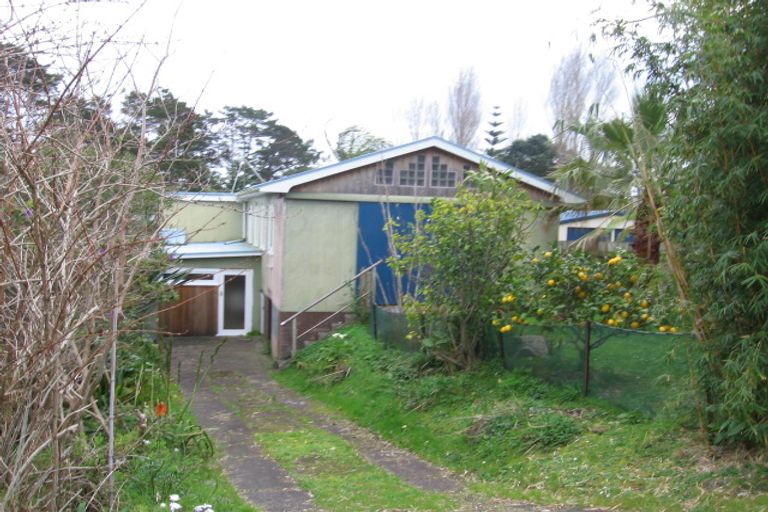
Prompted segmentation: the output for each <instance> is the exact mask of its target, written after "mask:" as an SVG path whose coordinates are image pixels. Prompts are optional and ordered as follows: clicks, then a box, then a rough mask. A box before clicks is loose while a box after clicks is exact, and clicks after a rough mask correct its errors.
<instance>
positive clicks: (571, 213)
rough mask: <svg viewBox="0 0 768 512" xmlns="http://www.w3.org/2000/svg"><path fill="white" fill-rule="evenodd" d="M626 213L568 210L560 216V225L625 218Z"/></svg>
mask: <svg viewBox="0 0 768 512" xmlns="http://www.w3.org/2000/svg"><path fill="white" fill-rule="evenodd" d="M625 215H626V212H624V211H620V210H619V211H616V210H588V211H581V210H567V211H564V212H563V213H561V214H560V224H567V223H569V222H576V221H581V220H589V219H599V218H601V217H623V216H625Z"/></svg>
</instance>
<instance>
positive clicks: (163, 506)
mask: <svg viewBox="0 0 768 512" xmlns="http://www.w3.org/2000/svg"><path fill="white" fill-rule="evenodd" d="M167 506H168V505H166V504H165V503H161V504H160V508H165V507H167Z"/></svg>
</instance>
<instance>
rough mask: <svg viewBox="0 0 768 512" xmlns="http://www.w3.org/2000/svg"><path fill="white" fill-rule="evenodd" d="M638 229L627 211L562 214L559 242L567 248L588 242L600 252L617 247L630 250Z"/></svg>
mask: <svg viewBox="0 0 768 512" xmlns="http://www.w3.org/2000/svg"><path fill="white" fill-rule="evenodd" d="M634 227H635V221H634V219H632V218H631V217H629V216H627V214H626V212H624V211H614V210H586V211H581V210H568V211H565V212H563V213H561V214H560V227H559V228H558V234H557V241H558V242H559V245H560V247H561V248H563V249H565V248H568V247H570V246H571V245H574V244H576V243H577V242H579V241H582V242H584V241H588V244H587V245H588V246H590V247H594V249H595V250H597V251H598V252H608V251H611V250H613V249H615V248H617V247H623V248H628V247H629V244H630V243H631V242H632V230H633V229H634ZM590 235H593V236H591V237H590ZM594 235H596V236H594ZM585 237H587V238H585Z"/></svg>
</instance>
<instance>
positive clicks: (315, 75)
mask: <svg viewBox="0 0 768 512" xmlns="http://www.w3.org/2000/svg"><path fill="white" fill-rule="evenodd" d="M33 3H34V2H33ZM640 4H641V5H640V6H637V5H634V2H633V1H632V0H537V1H530V0H528V1H520V0H506V1H504V0H474V1H461V2H458V1H446V0H444V1H425V0H407V1H404V0H390V1H388V2H378V1H377V2H369V1H364V0H348V1H343V0H323V1H317V0H315V1H313V0H280V1H257V0H247V1H246V0H242V1H235V0H217V1H211V0H148V1H147V2H145V4H144V5H143V7H142V8H141V9H140V10H139V11H138V13H136V14H135V15H134V16H133V18H132V19H131V20H130V22H129V23H128V24H127V25H126V27H125V28H124V29H123V30H122V31H121V33H120V35H119V37H118V39H119V40H120V41H122V42H124V43H125V45H124V46H123V48H124V51H125V52H128V53H130V51H129V49H130V48H135V47H136V45H135V43H136V42H138V41H144V43H145V44H146V50H145V51H143V52H142V53H141V55H140V56H139V59H138V60H137V61H136V64H135V65H134V66H133V69H134V72H135V74H136V77H137V81H138V84H139V86H140V87H146V84H147V83H149V79H150V77H151V76H152V73H153V71H154V69H155V67H156V65H157V64H158V60H159V58H160V57H161V56H163V55H165V53H166V52H165V49H166V47H168V49H169V53H168V57H167V59H166V61H165V62H164V64H163V66H162V68H161V72H160V85H162V86H164V87H167V88H169V89H170V90H171V91H172V92H173V94H175V95H176V96H179V97H181V98H182V99H183V100H185V101H187V102H189V103H197V104H198V106H199V108H200V109H208V110H212V111H214V110H217V109H219V108H220V107H222V106H224V105H232V106H239V105H247V106H251V107H255V108H263V109H266V110H269V111H272V112H274V114H275V115H276V117H277V118H278V119H279V120H280V121H281V122H282V123H283V124H286V125H287V126H289V127H291V128H293V129H294V130H296V131H298V132H299V134H300V135H302V136H303V137H305V138H312V139H314V140H315V145H316V147H317V148H318V149H322V150H326V151H327V145H326V144H325V140H324V138H325V137H324V134H325V133H327V134H328V136H329V138H331V139H332V140H333V139H335V136H336V134H337V133H338V132H339V131H340V130H342V129H344V128H345V127H347V126H350V125H353V124H355V125H360V126H362V127H364V128H366V129H368V130H370V131H371V132H373V133H375V134H377V135H381V136H383V137H385V138H387V139H389V140H390V141H392V142H394V143H400V142H406V141H407V140H409V138H410V136H409V131H408V125H407V122H406V120H405V111H406V110H407V108H408V105H409V104H410V102H411V101H412V100H413V99H414V98H418V97H423V98H425V99H426V100H427V101H432V100H437V101H439V102H440V103H444V102H445V98H446V96H447V92H448V88H449V86H450V85H451V83H452V82H453V81H454V80H455V79H456V77H457V76H458V73H459V70H460V69H461V68H465V67H472V68H474V70H475V72H476V74H477V76H478V78H479V81H480V89H481V94H482V102H483V106H484V112H486V114H488V113H490V111H491V107H492V106H494V105H499V106H500V107H501V111H502V119H503V120H504V121H512V120H513V117H514V112H515V109H516V108H517V109H519V108H520V106H521V105H522V106H523V109H524V111H525V114H526V115H525V124H524V126H523V127H522V133H521V135H532V134H535V133H538V132H544V133H550V131H551V126H552V122H553V120H552V119H551V114H550V112H549V109H548V107H547V95H548V91H549V82H550V78H551V75H552V72H553V70H554V69H555V68H556V67H557V64H558V63H559V62H560V60H561V59H562V57H563V56H564V55H565V54H567V53H569V52H570V51H572V50H573V48H575V47H577V46H578V45H583V46H584V47H587V48H590V49H593V48H594V47H591V46H590V42H589V38H590V35H591V34H593V33H597V34H599V27H595V26H594V25H593V22H594V21H595V20H596V19H598V18H600V17H606V18H615V17H617V16H629V17H632V16H637V15H638V13H640V12H642V11H643V10H644V9H645V7H644V6H645V4H644V2H642V0H641V2H640ZM17 5H18V4H17ZM139 5H140V2H137V1H134V0H124V1H112V2H88V3H79V4H69V5H59V6H58V7H55V8H53V9H49V10H48V16H51V17H52V18H53V19H55V20H57V21H58V22H59V23H60V24H61V27H62V29H63V30H66V31H68V32H69V33H75V28H74V27H78V26H79V27H81V32H83V31H84V32H85V33H86V34H87V33H89V32H90V31H91V30H95V28H94V27H95V25H94V23H95V22H98V24H99V25H100V26H101V27H102V28H103V29H105V30H108V29H109V28H110V27H114V26H117V23H118V22H119V21H121V20H124V19H125V18H126V17H128V16H130V15H131V13H133V12H134V11H135V10H136V8H137V7H138V6H139ZM83 27H85V29H83ZM607 48H608V43H607V42H603V43H602V44H601V45H600V46H599V47H598V48H597V49H596V50H595V51H597V52H600V51H605V50H606V49H607ZM113 58H114V54H109V57H108V58H107V59H106V60H111V59H113ZM620 96H621V97H625V96H626V93H625V91H624V90H620ZM618 108H621V107H618ZM486 117H487V116H486ZM511 124H514V123H511ZM481 128H482V129H486V128H487V126H486V123H485V122H484V123H483V124H482V125H481ZM506 128H507V130H509V127H506Z"/></svg>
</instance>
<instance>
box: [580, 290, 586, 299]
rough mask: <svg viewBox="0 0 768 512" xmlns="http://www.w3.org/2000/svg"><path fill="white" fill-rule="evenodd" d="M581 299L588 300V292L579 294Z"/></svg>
mask: <svg viewBox="0 0 768 512" xmlns="http://www.w3.org/2000/svg"><path fill="white" fill-rule="evenodd" d="M579 298H580V299H586V298H587V292H583V291H582V292H579Z"/></svg>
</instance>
